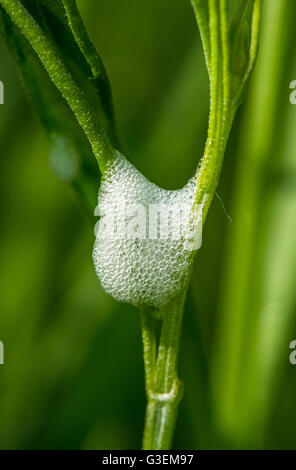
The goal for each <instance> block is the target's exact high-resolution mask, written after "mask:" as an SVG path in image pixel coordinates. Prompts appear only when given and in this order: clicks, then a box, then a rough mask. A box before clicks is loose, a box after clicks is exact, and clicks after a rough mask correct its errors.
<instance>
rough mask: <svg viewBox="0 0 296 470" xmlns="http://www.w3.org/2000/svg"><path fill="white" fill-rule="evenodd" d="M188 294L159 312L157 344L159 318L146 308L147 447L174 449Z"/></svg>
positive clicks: (143, 330)
mask: <svg viewBox="0 0 296 470" xmlns="http://www.w3.org/2000/svg"><path fill="white" fill-rule="evenodd" d="M184 299H185V294H182V296H180V297H178V298H177V299H175V300H174V301H172V302H171V303H170V304H169V305H167V306H166V307H165V308H163V310H161V311H160V312H159V314H160V315H161V322H162V326H161V333H160V339H159V344H158V347H157V340H156V329H155V322H156V319H155V317H154V315H153V312H151V311H150V310H149V309H142V333H143V344H144V362H145V375H146V394H147V400H148V403H147V409H146V419H145V429H144V438H143V449H146V450H167V449H170V447H171V443H172V438H173V433H174V429H175V423H176V418H177V413H178V405H179V401H180V399H181V395H182V384H181V382H180V380H179V379H178V374H177V365H178V351H179V342H180V332H181V324H182V316H183V307H184Z"/></svg>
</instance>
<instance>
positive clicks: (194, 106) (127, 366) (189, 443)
mask: <svg viewBox="0 0 296 470" xmlns="http://www.w3.org/2000/svg"><path fill="white" fill-rule="evenodd" d="M78 3H79V6H80V9H81V13H82V15H83V18H84V20H85V22H86V24H87V28H88V31H89V33H90V36H91V38H92V39H93V40H94V42H95V44H96V46H97V47H98V50H99V51H100V53H101V55H102V58H103V61H104V63H105V65H106V68H107V71H108V74H109V77H110V81H111V84H112V89H113V96H114V103H115V110H116V117H117V125H118V130H119V134H120V137H121V141H122V145H123V147H124V148H125V151H126V153H127V155H128V156H129V158H130V159H131V161H133V163H134V164H135V165H136V166H137V167H138V168H139V169H140V170H141V171H142V172H143V173H144V174H145V175H146V176H147V177H148V178H149V179H151V180H152V181H153V182H155V183H157V184H159V185H161V186H163V187H165V188H177V187H182V186H183V184H184V183H185V182H186V181H187V179H188V178H189V177H190V176H191V175H192V174H193V172H194V171H195V168H196V165H197V162H198V160H199V159H200V157H201V155H202V152H203V146H204V142H205V138H206V129H207V118H208V79H207V73H206V68H205V64H204V59H203V55H202V50H201V43H200V39H199V35H198V31H197V27H196V24H195V19H194V15H193V12H192V10H191V6H190V3H189V1H186V0H141V1H138V0H125V1H124V2H122V1H121V0H108V2H106V1H104V0H84V1H79V2H78ZM295 18H296V4H295V2H294V1H293V0H272V1H267V2H264V8H263V22H262V31H261V39H260V54H259V57H258V61H257V64H256V69H255V72H254V74H253V76H252V79H251V83H250V85H249V87H248V92H247V96H246V100H245V102H244V105H243V106H242V108H241V109H240V111H239V113H238V116H237V119H236V121H235V124H234V128H233V131H232V134H231V138H230V142H229V145H228V148H227V152H226V156H225V165H224V168H223V173H222V178H221V182H220V185H219V188H218V196H219V198H218V196H217V198H216V199H215V200H214V203H213V205H212V208H211V210H210V213H209V216H208V220H207V223H206V227H205V230H204V234H203V246H202V249H201V250H200V252H199V253H198V256H197V261H196V266H195V270H194V274H193V278H192V282H191V288H190V292H189V296H188V300H187V304H186V311H185V315H184V325H183V335H182V345H181V357H180V377H181V378H182V379H183V380H184V384H185V394H184V398H183V401H182V403H181V407H180V412H179V418H178V423H177V429H176V436H175V441H174V447H175V448H179V449H190V448H194V449H211V448H229V449H235V448H266V449H274V448H296V444H295V443H296V426H295V419H296V400H295V396H296V366H292V365H291V364H290V362H289V354H290V352H291V351H290V350H289V344H290V342H291V341H292V340H294V339H296V315H295V313H296V289H295V279H296V152H295V149H296V132H295V129H296V106H293V105H292V104H291V103H290V102H289V94H290V92H291V90H290V89H289V84H290V82H291V81H292V80H295V79H296V49H295V43H296V42H295V40H296V37H295V35H296V32H295V25H294V24H295ZM0 80H2V81H3V83H4V86H5V104H4V105H1V106H0V152H1V159H0V166H1V169H0V192H1V203H2V204H1V225H0V226H1V231H0V260H1V262H0V340H2V341H3V342H4V345H5V365H4V366H0V423H1V424H0V448H1V449H134V448H140V446H141V439H142V427H143V419H144V408H145V395H144V373H143V364H142V345H141V333H140V319H139V314H138V312H137V310H136V309H134V308H132V307H130V306H127V305H120V304H118V303H117V302H115V301H113V300H112V299H111V298H109V297H108V296H107V295H106V294H104V292H103V291H102V289H101V287H100V285H99V282H98V280H97V278H96V276H95V273H94V268H93V265H92V261H91V252H92V245H93V241H94V236H93V225H94V223H95V219H93V220H91V221H89V219H88V218H87V217H86V216H85V215H84V212H83V210H82V208H81V205H80V204H79V202H78V199H77V197H76V195H75V193H74V192H73V190H72V189H71V188H70V186H68V185H67V184H66V183H63V182H61V181H60V180H59V179H58V178H57V177H56V176H55V174H54V173H53V171H52V170H51V168H50V167H49V165H48V158H47V153H48V143H47V139H46V136H45V134H44V131H43V129H42V126H41V125H40V122H39V120H38V117H37V116H36V114H35V111H34V110H33V108H32V107H31V106H30V105H29V103H28V101H27V99H26V95H25V93H24V91H23V89H22V87H21V84H20V80H19V77H18V72H17V69H16V66H15V64H14V62H13V60H12V59H11V57H10V55H9V53H8V52H7V50H6V48H5V46H4V44H3V41H1V43H0ZM94 168H95V167H94ZM95 171H96V170H95ZM96 178H97V181H98V184H99V174H98V175H97V176H96ZM221 201H222V202H221ZM222 203H223V204H222ZM223 205H224V206H225V209H224V208H223ZM227 214H229V216H230V217H231V219H232V222H231V221H230V220H229V217H228V215H227Z"/></svg>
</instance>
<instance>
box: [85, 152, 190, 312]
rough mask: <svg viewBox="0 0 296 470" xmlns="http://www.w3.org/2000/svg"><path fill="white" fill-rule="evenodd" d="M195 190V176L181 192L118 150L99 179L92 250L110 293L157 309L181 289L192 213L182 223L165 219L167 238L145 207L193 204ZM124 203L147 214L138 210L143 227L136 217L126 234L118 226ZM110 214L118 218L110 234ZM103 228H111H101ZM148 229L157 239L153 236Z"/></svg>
mask: <svg viewBox="0 0 296 470" xmlns="http://www.w3.org/2000/svg"><path fill="white" fill-rule="evenodd" d="M195 188H196V177H194V178H192V179H191V180H190V181H189V182H188V183H187V185H186V186H185V187H184V188H183V189H181V190H176V191H169V190H165V189H161V188H159V187H158V186H157V185H155V184H153V183H151V182H150V181H148V180H147V179H146V178H145V177H144V176H143V175H142V174H141V173H140V172H139V171H138V170H137V169H136V168H135V167H134V166H133V165H132V164H131V163H130V162H129V161H128V160H127V159H126V158H125V157H124V156H123V155H121V154H119V153H118V154H117V157H116V159H115V161H113V162H112V163H111V164H109V166H108V168H107V170H106V171H105V173H104V176H103V178H102V182H101V187H100V190H99V196H98V207H99V212H100V214H101V215H102V217H101V219H100V221H99V223H98V232H97V236H96V241H95V245H94V250H93V260H94V265H95V270H96V273H97V275H98V277H99V279H100V282H101V285H102V287H103V289H104V290H105V291H106V292H107V293H108V294H110V295H111V296H112V297H114V298H115V299H117V300H118V301H121V302H127V303H130V304H133V305H141V304H146V305H150V306H152V307H155V308H159V307H161V306H162V305H164V304H166V303H167V302H169V301H170V300H171V299H173V298H174V297H175V296H176V295H177V294H178V293H179V292H180V291H181V290H182V289H183V288H184V286H185V284H186V282H187V279H188V276H189V274H190V268H191V264H192V260H193V256H192V249H188V239H190V230H192V220H190V214H189V213H188V214H187V216H186V220H184V217H183V218H182V224H181V226H180V218H178V217H173V218H171V217H170V218H169V223H168V226H166V224H164V226H166V227H168V228H169V238H168V237H165V236H163V234H161V233H160V229H159V228H158V230H156V228H155V224H154V225H153V224H152V222H151V219H149V220H148V223H147V217H148V215H149V207H164V208H167V207H171V208H178V207H192V201H193V196H194V193H195ZM151 205H152V206H151ZM123 207H132V208H133V209H131V212H130V215H131V214H132V212H133V210H134V209H136V208H137V207H138V208H139V207H140V208H144V213H145V214H146V215H143V210H142V211H140V220H141V221H142V222H143V224H144V225H143V224H142V225H141V224H140V223H139V224H138V225H137V224H136V223H135V219H134V224H132V229H130V232H129V231H126V232H125V233H124V235H122V229H123V227H126V225H121V222H122V220H123V219H122V213H123ZM191 214H192V213H191ZM143 217H144V219H143ZM108 218H109V222H110V220H111V221H113V222H114V221H117V222H116V223H115V225H114V226H115V229H114V232H113V235H112V234H111V233H110V225H108V223H107V224H106V221H108ZM148 218H149V217H148ZM120 220H121V222H120ZM124 220H125V221H126V218H124ZM130 220H131V221H133V218H132V217H131V218H130ZM137 220H138V221H139V218H138V219H137ZM154 222H155V220H154ZM158 223H159V219H158ZM149 224H150V227H149ZM129 225H130V224H129ZM139 225H141V227H140V228H139ZM104 227H105V228H106V227H109V229H108V228H107V230H105V232H104ZM133 229H135V232H134V234H132V231H133ZM149 230H152V232H153V234H154V236H155V235H157V236H158V238H157V239H155V238H154V239H153V238H151V232H150V231H149ZM191 233H192V232H191ZM127 235H130V236H127ZM161 237H162V238H161Z"/></svg>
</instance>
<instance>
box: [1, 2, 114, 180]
mask: <svg viewBox="0 0 296 470" xmlns="http://www.w3.org/2000/svg"><path fill="white" fill-rule="evenodd" d="M0 5H2V7H3V8H4V9H5V10H6V12H7V13H8V15H9V16H10V17H11V19H12V21H13V22H14V23H15V25H16V26H17V27H18V28H19V29H20V30H21V32H22V33H23V34H24V36H25V37H26V39H27V40H28V41H29V43H30V44H31V46H32V47H33V49H34V50H35V52H36V53H37V55H38V56H39V58H40V60H41V62H42V63H43V65H44V67H45V68H46V70H47V72H48V74H49V76H50V78H51V79H52V81H53V82H54V84H55V85H56V87H57V88H58V90H59V91H60V92H61V94H62V95H63V97H64V98H65V99H66V101H67V102H68V104H69V106H70V108H71V109H72V111H73V113H74V115H75V116H76V118H77V120H78V121H79V123H80V125H81V127H82V128H83V130H84V132H85V134H86V136H87V137H88V139H89V141H90V143H91V146H92V149H93V152H94V155H95V157H96V159H97V161H98V164H99V166H100V169H101V171H102V172H103V171H104V169H105V167H106V165H107V162H108V160H111V159H113V154H114V151H113V148H112V146H111V144H110V142H109V139H108V137H107V134H106V132H105V130H104V128H103V126H102V125H101V124H100V123H99V122H98V120H97V119H96V117H95V114H94V113H93V112H92V110H91V108H90V103H88V102H87V100H86V98H85V95H84V93H83V92H82V91H81V90H80V88H79V87H78V86H77V84H76V82H75V81H74V79H73V77H72V75H71V74H70V72H69V71H68V69H67V68H66V66H65V65H64V63H63V61H62V59H61V57H60V55H59V54H58V52H57V50H56V48H55V47H54V45H53V44H52V43H51V41H50V40H49V39H48V37H47V36H46V34H45V33H44V31H43V30H42V29H41V28H40V26H39V25H38V24H37V23H36V21H35V20H34V19H33V18H32V16H31V15H30V14H29V13H28V11H27V10H26V9H25V8H24V7H23V6H22V4H21V3H20V2H19V1H18V0H0Z"/></svg>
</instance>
